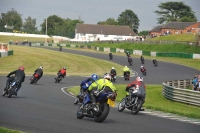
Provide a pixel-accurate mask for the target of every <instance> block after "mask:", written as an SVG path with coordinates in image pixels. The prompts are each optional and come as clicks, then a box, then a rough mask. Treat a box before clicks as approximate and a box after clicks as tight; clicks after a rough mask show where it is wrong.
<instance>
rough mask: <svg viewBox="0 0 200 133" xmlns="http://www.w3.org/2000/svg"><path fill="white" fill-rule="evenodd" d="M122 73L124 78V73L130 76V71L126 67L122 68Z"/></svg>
mask: <svg viewBox="0 0 200 133" xmlns="http://www.w3.org/2000/svg"><path fill="white" fill-rule="evenodd" d="M123 72H124V77H125V75H126V73H128V74H129V75H130V69H129V68H128V67H127V66H125V67H124V68H123Z"/></svg>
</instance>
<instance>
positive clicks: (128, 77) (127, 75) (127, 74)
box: [124, 72, 130, 80]
mask: <svg viewBox="0 0 200 133" xmlns="http://www.w3.org/2000/svg"><path fill="white" fill-rule="evenodd" d="M124 79H125V80H129V79H130V74H129V73H128V72H126V73H125V75H124Z"/></svg>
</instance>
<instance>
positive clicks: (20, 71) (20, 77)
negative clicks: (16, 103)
mask: <svg viewBox="0 0 200 133" xmlns="http://www.w3.org/2000/svg"><path fill="white" fill-rule="evenodd" d="M13 74H15V76H13V77H10V76H11V75H13ZM7 77H8V78H9V79H8V80H7V82H6V87H5V89H8V88H9V83H10V82H12V81H13V80H16V81H17V80H18V81H19V86H18V88H17V90H16V92H15V95H16V96H17V92H18V91H19V89H20V88H21V84H22V82H24V80H25V73H24V67H23V66H20V67H19V69H18V70H15V71H13V72H10V73H9V74H8V75H7Z"/></svg>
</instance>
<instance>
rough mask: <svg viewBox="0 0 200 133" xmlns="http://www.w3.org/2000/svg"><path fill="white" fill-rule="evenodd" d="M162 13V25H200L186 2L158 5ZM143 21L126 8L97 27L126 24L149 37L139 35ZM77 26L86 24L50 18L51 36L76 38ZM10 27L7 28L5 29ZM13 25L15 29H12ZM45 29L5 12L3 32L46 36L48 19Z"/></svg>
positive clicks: (0, 22)
mask: <svg viewBox="0 0 200 133" xmlns="http://www.w3.org/2000/svg"><path fill="white" fill-rule="evenodd" d="M158 8H159V10H156V11H154V13H156V14H157V15H158V16H159V17H158V18H157V21H158V24H166V23H168V22H170V21H178V22H197V18H196V16H195V12H193V11H192V9H191V7H190V6H188V5H186V4H185V3H184V2H173V1H169V2H164V3H160V4H159V5H158ZM139 22H140V20H139V18H138V16H137V14H135V13H134V12H133V11H132V10H130V9H126V10H125V11H124V12H122V13H120V14H119V16H118V18H117V19H114V18H111V17H110V18H108V19H106V20H105V21H99V22H97V24H101V25H125V26H129V27H130V28H131V29H132V30H133V31H134V32H135V33H137V34H138V35H148V31H147V30H145V31H141V32H139V33H138V28H139V25H140V24H139ZM76 23H81V24H83V23H84V21H82V20H81V19H80V18H79V19H74V20H72V19H70V18H61V17H59V16H57V15H51V16H48V17H47V34H48V35H50V36H52V35H58V36H66V37H70V38H74V36H75V26H76ZM5 25H7V27H5ZM9 26H11V27H9ZM40 27H41V30H38V27H36V18H31V17H30V16H28V17H27V18H26V19H25V20H24V22H23V20H22V16H21V14H19V13H18V12H17V11H16V10H15V9H14V8H12V9H11V10H9V11H8V12H6V13H1V17H0V32H20V33H21V32H24V33H29V34H46V19H44V21H43V22H42V24H40Z"/></svg>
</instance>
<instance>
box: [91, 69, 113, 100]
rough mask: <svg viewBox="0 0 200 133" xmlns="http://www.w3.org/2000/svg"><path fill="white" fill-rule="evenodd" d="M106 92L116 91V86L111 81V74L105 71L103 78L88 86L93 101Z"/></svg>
mask: <svg viewBox="0 0 200 133" xmlns="http://www.w3.org/2000/svg"><path fill="white" fill-rule="evenodd" d="M105 92H116V88H115V86H114V85H113V83H112V82H111V76H110V74H108V73H105V74H104V77H103V78H102V79H99V80H97V81H96V82H94V83H92V84H91V85H90V86H89V88H88V94H89V95H90V97H91V101H92V103H95V97H96V96H98V95H99V94H101V93H105Z"/></svg>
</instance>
